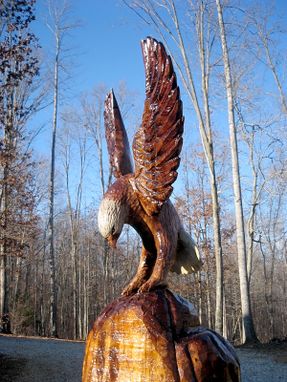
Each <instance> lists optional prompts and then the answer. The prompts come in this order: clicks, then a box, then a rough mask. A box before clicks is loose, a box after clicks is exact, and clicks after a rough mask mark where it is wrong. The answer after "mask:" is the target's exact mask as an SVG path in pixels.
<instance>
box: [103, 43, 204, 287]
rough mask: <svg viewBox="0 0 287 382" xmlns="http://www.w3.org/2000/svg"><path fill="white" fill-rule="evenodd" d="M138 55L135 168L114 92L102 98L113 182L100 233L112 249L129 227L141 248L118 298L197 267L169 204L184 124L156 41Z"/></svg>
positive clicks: (188, 240)
mask: <svg viewBox="0 0 287 382" xmlns="http://www.w3.org/2000/svg"><path fill="white" fill-rule="evenodd" d="M142 52H143V57H144V65H145V75H146V100H145V105H144V112H143V118H142V124H141V126H140V128H139V129H138V130H137V132H136V134H135V136H134V140H133V145H132V152H133V158H134V165H135V168H134V166H133V163H132V160H131V153H130V147H129V141H128V137H127V133H126V130H125V127H124V124H123V120H122V116H121V113H120V110H119V106H118V104H117V101H116V98H115V95H114V93H113V91H111V92H110V93H109V94H108V95H107V98H106V101H105V112H104V119H105V132H106V140H107V146H108V152H109V158H110V165H111V168H112V171H113V175H114V177H115V178H116V181H115V182H114V183H113V184H112V185H111V186H110V187H109V188H108V190H107V192H106V193H105V195H104V197H103V200H102V202H101V204H100V207H99V213H98V226H99V231H100V233H101V234H102V236H103V237H104V238H105V239H107V241H108V243H109V244H110V245H111V247H115V246H116V243H117V240H118V238H119V237H120V235H121V232H122V229H123V226H124V224H129V225H131V226H132V227H133V228H134V229H135V230H136V232H137V233H138V234H139V235H140V237H141V239H142V244H143V245H142V252H141V259H140V264H139V267H138V270H137V272H136V275H135V276H134V278H133V279H132V281H131V282H130V283H129V285H128V286H127V287H126V289H125V290H124V291H123V294H131V293H135V292H147V291H149V290H151V289H153V288H155V287H157V286H159V285H164V284H165V282H166V277H167V274H168V271H169V270H171V271H174V272H177V273H183V274H185V273H190V272H194V271H197V270H198V269H199V268H200V266H201V261H200V259H199V254H198V250H197V247H196V245H195V243H194V242H193V240H192V238H191V237H190V236H189V235H188V234H187V233H186V231H185V230H184V228H183V226H182V224H181V221H180V218H179V216H178V214H177V212H176V210H175V208H174V206H173V204H172V203H171V201H170V200H169V197H170V195H171V193H172V190H173V188H172V184H173V182H174V181H175V180H176V178H177V168H178V166H179V164H180V158H179V155H180V152H181V148H182V134H183V124H184V117H183V113H182V102H181V99H180V91H179V88H178V86H177V81H176V75H175V72H174V70H173V66H172V62H171V58H170V57H169V56H168V55H167V53H166V51H165V48H164V46H163V45H162V44H161V43H160V42H158V41H156V40H155V39H153V38H151V37H148V38H147V39H146V40H143V41H142Z"/></svg>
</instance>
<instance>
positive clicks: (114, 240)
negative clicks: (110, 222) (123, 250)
mask: <svg viewBox="0 0 287 382" xmlns="http://www.w3.org/2000/svg"><path fill="white" fill-rule="evenodd" d="M118 238H119V235H110V236H108V237H107V241H108V243H109V246H110V247H111V248H113V249H115V248H117V241H118Z"/></svg>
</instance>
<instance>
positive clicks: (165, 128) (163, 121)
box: [133, 37, 184, 216]
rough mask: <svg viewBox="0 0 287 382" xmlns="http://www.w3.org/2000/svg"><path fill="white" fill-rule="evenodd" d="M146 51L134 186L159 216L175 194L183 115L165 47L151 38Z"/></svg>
mask: <svg viewBox="0 0 287 382" xmlns="http://www.w3.org/2000/svg"><path fill="white" fill-rule="evenodd" d="M141 45H142V52H143V59H144V65H145V75H146V99H145V105H144V112H143V119H142V124H141V127H140V128H139V130H138V131H137V133H136V134H135V137H134V141H133V155H134V160H135V177H134V179H133V187H134V189H135V190H136V192H137V194H138V197H139V200H140V202H141V205H142V206H143V208H144V210H145V211H146V213H147V214H148V215H150V216H151V215H156V214H158V213H159V212H160V209H161V207H162V205H163V204H164V203H165V201H166V200H167V199H168V198H169V196H170V195H171V193H172V190H173V187H172V183H173V182H174V181H175V180H176V178H177V171H176V170H177V168H178V166H179V163H180V158H179V154H180V151H181V147H182V133H183V122H184V118H183V114H182V102H181V99H180V91H179V88H178V86H177V81H176V75H175V72H174V69H173V66H172V62H171V58H170V57H169V56H168V55H167V53H166V51H165V48H164V46H163V45H162V44H161V43H160V42H158V41H156V40H155V39H153V38H151V37H148V38H147V39H146V40H143V41H142V43H141Z"/></svg>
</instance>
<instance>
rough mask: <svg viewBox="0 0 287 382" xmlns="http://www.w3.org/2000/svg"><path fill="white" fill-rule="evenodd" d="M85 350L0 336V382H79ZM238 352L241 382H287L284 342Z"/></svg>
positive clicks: (48, 341)
mask: <svg viewBox="0 0 287 382" xmlns="http://www.w3.org/2000/svg"><path fill="white" fill-rule="evenodd" d="M84 347H85V344H84V343H83V342H73V341H63V340H51V339H38V338H37V339H32V338H23V337H13V336H3V335H0V381H1V382H52V381H53V382H66V381H69V382H80V381H81V369H82V360H83V355H84ZM237 353H238V355H239V358H240V361H241V370H242V382H287V343H284V344H272V345H267V346H264V345H263V346H257V347H241V348H238V349H237ZM130 382H132V381H130Z"/></svg>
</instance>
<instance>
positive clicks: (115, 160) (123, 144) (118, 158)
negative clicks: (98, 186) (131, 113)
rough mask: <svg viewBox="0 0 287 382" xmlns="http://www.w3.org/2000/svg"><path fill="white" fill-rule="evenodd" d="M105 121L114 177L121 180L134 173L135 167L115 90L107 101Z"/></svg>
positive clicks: (108, 96)
mask: <svg viewBox="0 0 287 382" xmlns="http://www.w3.org/2000/svg"><path fill="white" fill-rule="evenodd" d="M104 120H105V131H106V141H107V145H108V152H109V157H110V165H111V168H112V172H113V175H114V176H115V177H116V178H119V177H120V176H122V175H126V174H129V173H132V172H133V165H132V161H131V155H130V147H129V140H128V136H127V132H126V129H125V126H124V123H123V120H122V116H121V112H120V109H119V106H118V103H117V100H116V97H115V95H114V92H113V90H111V91H110V93H109V94H108V95H107V97H106V100H105V111H104Z"/></svg>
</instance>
